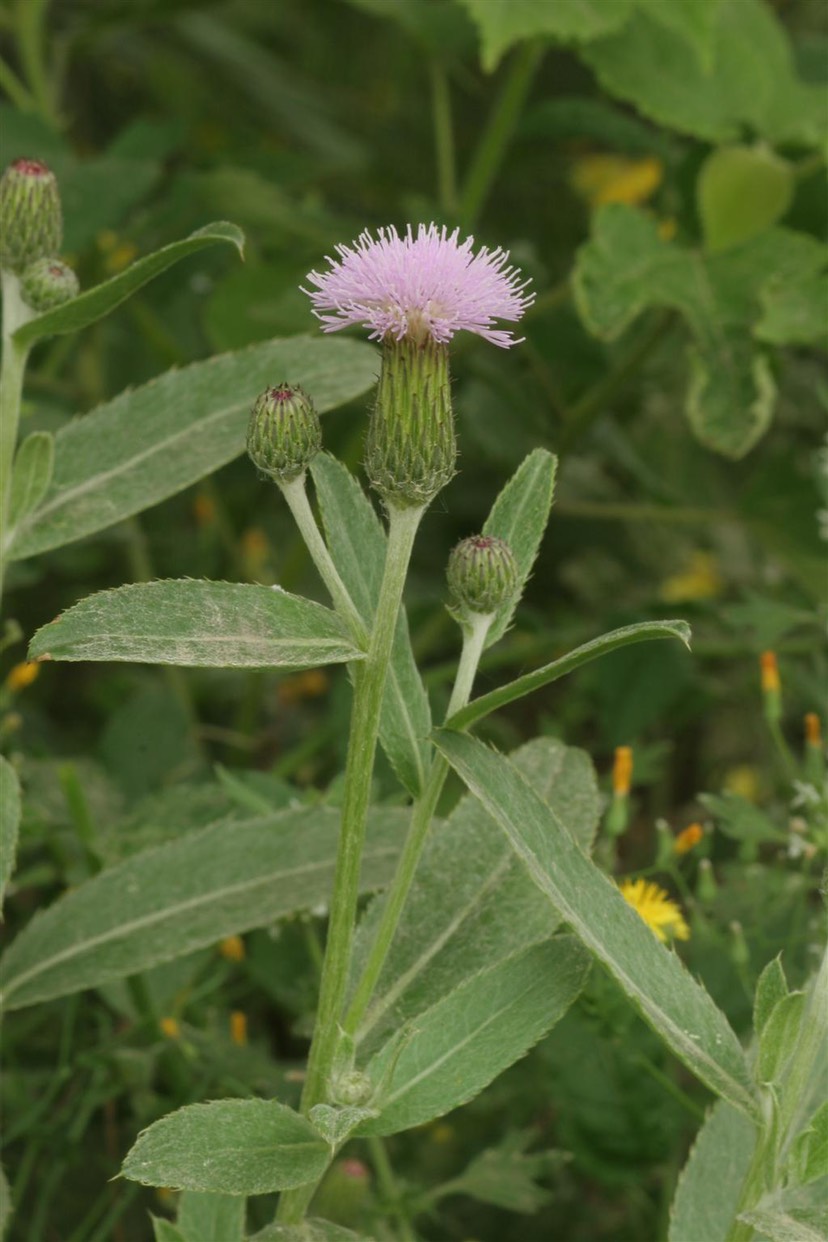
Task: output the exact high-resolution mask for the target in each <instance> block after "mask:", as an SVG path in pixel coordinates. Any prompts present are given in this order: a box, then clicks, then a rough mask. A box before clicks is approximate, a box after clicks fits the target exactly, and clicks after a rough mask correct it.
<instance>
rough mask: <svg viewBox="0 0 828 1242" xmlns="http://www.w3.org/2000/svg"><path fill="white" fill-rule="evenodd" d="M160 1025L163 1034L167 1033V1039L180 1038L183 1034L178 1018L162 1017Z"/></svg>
mask: <svg viewBox="0 0 828 1242" xmlns="http://www.w3.org/2000/svg"><path fill="white" fill-rule="evenodd" d="M158 1025H159V1027H160V1028H161V1033H162V1035H166V1037H167V1039H178V1038H179V1037H180V1035H181V1023H180V1022H179V1021H178V1018H162V1019H161V1021H160V1022H159V1023H158Z"/></svg>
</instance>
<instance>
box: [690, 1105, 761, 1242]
mask: <svg viewBox="0 0 828 1242" xmlns="http://www.w3.org/2000/svg"><path fill="white" fill-rule="evenodd" d="M755 1143H756V1128H755V1126H752V1125H751V1123H750V1122H749V1121H748V1119H747V1118H746V1117H745V1116H743V1114H742V1113H740V1112H739V1111H738V1110H737V1109H735V1108H732V1107H731V1105H730V1104H728V1102H727V1101H726V1100H719V1101H718V1103H717V1104H716V1106H715V1107H714V1108H713V1109H712V1110H711V1112H710V1114H709V1116H708V1118H707V1120H706V1121H705V1123H704V1125H703V1126H702V1128H701V1130H700V1131H699V1133H698V1136H697V1138H696V1141H695V1143H694V1144H693V1147H692V1149H691V1151H690V1155H689V1156H688V1157H687V1163H686V1164H685V1166H684V1168H683V1169H682V1172H681V1176H680V1177H679V1181H678V1186H677V1187H676V1194H675V1198H674V1199H673V1203H672V1207H671V1209H670V1232H669V1242H700V1240H701V1239H702V1238H704V1242H726V1240H727V1237H728V1235H729V1233H730V1227H731V1225H732V1224H733V1217H734V1216H735V1214H736V1209H737V1207H738V1205H739V1197H740V1195H741V1193H742V1186H743V1184H744V1180H745V1175H746V1174H747V1171H748V1167H749V1165H750V1159H751V1156H752V1155H753V1148H754V1146H755Z"/></svg>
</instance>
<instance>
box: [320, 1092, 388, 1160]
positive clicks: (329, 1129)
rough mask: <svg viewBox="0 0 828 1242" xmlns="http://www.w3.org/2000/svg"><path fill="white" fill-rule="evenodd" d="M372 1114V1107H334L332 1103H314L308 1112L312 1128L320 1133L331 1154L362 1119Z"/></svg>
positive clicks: (366, 1118) (365, 1119)
mask: <svg viewBox="0 0 828 1242" xmlns="http://www.w3.org/2000/svg"><path fill="white" fill-rule="evenodd" d="M373 1116H374V1109H372V1108H358V1107H356V1106H352V1105H346V1106H345V1107H344V1108H336V1107H334V1106H333V1105H332V1104H315V1105H314V1107H313V1108H312V1109H311V1110H310V1112H309V1114H308V1118H309V1120H310V1121H311V1122H312V1124H313V1127H314V1129H315V1130H316V1131H317V1132H318V1133H319V1134H321V1135H322V1137H323V1139H324V1140H325V1142H326V1143H327V1144H328V1146H329V1147H330V1149H331V1155H333V1154H334V1152H336V1151H338V1150H339V1148H340V1147H341V1146H342V1144H343V1143H344V1142H345V1140H346V1139H347V1138H348V1136H349V1135H350V1134H352V1133H353V1131H354V1130H356V1128H357V1126H359V1125H361V1124H362V1122H363V1121H367V1120H368V1118H370V1117H373Z"/></svg>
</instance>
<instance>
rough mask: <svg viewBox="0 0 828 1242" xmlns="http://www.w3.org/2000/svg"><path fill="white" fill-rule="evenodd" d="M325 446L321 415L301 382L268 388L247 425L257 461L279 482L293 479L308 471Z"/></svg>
mask: <svg viewBox="0 0 828 1242" xmlns="http://www.w3.org/2000/svg"><path fill="white" fill-rule="evenodd" d="M321 447H322V427H321V425H320V422H319V415H318V414H317V413H316V410H315V409H314V405H313V402H312V401H311V399H310V397H309V396H308V394H307V393H306V392H305V390H304V389H303V388H300V387H299V385H298V384H293V385H291V384H279V386H278V387H277V388H266V389H265V391H264V392H263V393H262V395H261V396H260V397H259V399H258V400H257V402H256V404H255V405H254V406H253V412H252V413H251V415H250V423H249V426H248V429H247V452H248V454H249V455H250V458H251V460H252V461H253V464H254V465H255V466H258V468H259V470H261V471H262V472H263V473H264V474H266V475H269V476H270V478H271V479H274V480H275V481H276V482H277V483H290V482H291V481H292V480H293V479H298V478H299V476H300V475H301V474H304V472H305V470H306V469H307V467H308V466H309V465H310V463H311V462H312V461H313V459H314V457H315V456H316V454H317V453H318V452H319V450H320V448H321Z"/></svg>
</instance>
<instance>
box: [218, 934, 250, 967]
mask: <svg viewBox="0 0 828 1242" xmlns="http://www.w3.org/2000/svg"><path fill="white" fill-rule="evenodd" d="M218 949H219V953H220V954H221V956H222V957H226V958H227V960H228V962H243V961H244V953H245V949H244V941H243V940H242V938H241V936H225V938H224V940H221V941H220V942H219V947H218Z"/></svg>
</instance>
